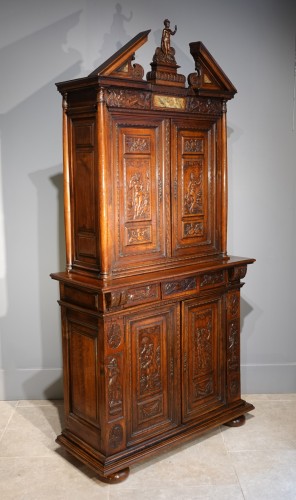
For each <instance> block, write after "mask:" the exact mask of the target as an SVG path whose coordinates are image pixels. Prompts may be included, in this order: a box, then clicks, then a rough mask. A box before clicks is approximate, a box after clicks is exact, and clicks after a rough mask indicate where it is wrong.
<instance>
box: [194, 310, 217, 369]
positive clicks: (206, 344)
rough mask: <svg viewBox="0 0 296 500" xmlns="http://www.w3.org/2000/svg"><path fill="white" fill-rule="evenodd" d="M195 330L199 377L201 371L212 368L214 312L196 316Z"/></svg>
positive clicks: (195, 354) (196, 367)
mask: <svg viewBox="0 0 296 500" xmlns="http://www.w3.org/2000/svg"><path fill="white" fill-rule="evenodd" d="M195 325H196V328H195V330H194V373H195V375H198V374H199V373H200V371H201V370H203V371H206V370H210V369H211V368H212V355H213V352H212V351H213V346H212V343H213V323H212V311H211V310H210V309H209V310H208V311H205V312H203V313H201V314H196V315H195Z"/></svg>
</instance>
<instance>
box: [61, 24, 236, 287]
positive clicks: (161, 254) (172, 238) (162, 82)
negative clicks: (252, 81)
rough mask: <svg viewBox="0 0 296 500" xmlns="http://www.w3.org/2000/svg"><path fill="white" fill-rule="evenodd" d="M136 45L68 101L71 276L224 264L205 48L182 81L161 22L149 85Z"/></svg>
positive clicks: (196, 48)
mask: <svg viewBox="0 0 296 500" xmlns="http://www.w3.org/2000/svg"><path fill="white" fill-rule="evenodd" d="M149 32H150V31H149V30H147V31H143V32H141V33H139V34H138V35H137V36H135V37H134V38H133V39H132V40H131V41H130V42H128V43H127V44H126V45H124V46H123V47H122V48H121V49H120V50H118V51H117V52H116V53H115V54H113V55H112V56H111V57H110V58H109V59H107V61H105V62H104V63H103V64H101V65H100V66H99V67H98V68H96V69H95V70H94V71H93V72H91V73H90V74H89V75H88V76H87V77H85V78H80V79H77V80H72V81H68V82H61V83H58V84H57V87H58V90H59V91H60V92H61V94H62V95H63V116H64V118H63V144H64V200H65V228H66V254H67V270H68V271H71V272H78V273H84V274H88V275H92V276H98V277H100V278H103V279H109V278H117V277H124V276H129V275H136V274H139V273H143V272H149V271H160V272H164V271H165V270H166V269H168V268H177V267H180V266H188V265H192V264H194V265H196V264H198V263H200V262H203V261H213V260H219V259H227V250H226V240H227V231H226V228H227V183H226V180H227V156H226V151H227V148H226V137H227V133H226V101H227V100H228V99H231V98H232V97H233V96H234V94H235V92H236V89H235V87H234V86H233V85H232V83H231V82H230V80H229V79H228V78H227V76H226V75H225V74H224V72H223V71H222V69H221V68H220V67H219V65H218V64H217V63H216V61H215V60H214V58H213V57H212V56H211V54H210V53H209V52H208V51H207V49H206V48H205V47H204V45H203V44H202V43H201V42H192V43H190V53H191V55H192V56H193V61H194V68H193V69H194V70H195V72H193V73H191V74H190V75H189V76H188V77H187V79H186V77H185V76H184V75H182V74H181V73H179V68H180V66H179V65H178V64H177V62H176V57H175V55H176V54H175V49H174V48H173V47H172V44H171V42H172V41H173V37H175V36H177V26H174V27H173V28H171V27H170V22H169V21H168V20H167V19H166V20H165V21H164V28H163V31H162V36H161V40H160V44H159V47H156V49H155V52H154V55H153V57H152V62H151V71H149V72H148V74H147V78H146V80H145V79H144V71H143V68H142V67H141V66H140V65H139V64H137V63H134V59H135V52H136V51H137V50H138V49H139V48H140V47H141V46H142V44H143V43H145V42H146V41H147V38H148V34H149Z"/></svg>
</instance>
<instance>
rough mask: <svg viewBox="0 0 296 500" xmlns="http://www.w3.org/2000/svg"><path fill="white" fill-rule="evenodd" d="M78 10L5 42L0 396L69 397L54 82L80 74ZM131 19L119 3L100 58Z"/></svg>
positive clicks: (119, 40) (0, 59) (123, 36)
mask: <svg viewBox="0 0 296 500" xmlns="http://www.w3.org/2000/svg"><path fill="white" fill-rule="evenodd" d="M84 14H85V12H84ZM80 15H81V11H79V12H76V13H73V14H71V15H70V16H68V17H66V18H64V19H62V20H60V21H58V22H56V23H54V24H52V25H50V26H48V27H47V28H44V29H42V30H39V31H37V32H34V33H32V34H31V35H29V36H26V37H25V38H23V39H22V40H18V41H17V42H14V43H12V44H10V45H8V46H6V47H4V48H3V49H1V50H0V64H1V70H2V77H1V82H0V86H1V93H2V95H5V96H6V99H5V103H3V107H2V109H1V113H2V114H1V115H0V132H1V139H2V151H1V165H2V178H3V185H5V192H4V193H3V210H4V214H5V227H4V232H5V246H6V248H5V250H6V255H7V262H6V276H7V282H6V288H7V308H6V311H5V312H4V314H3V317H2V318H1V320H0V326H1V344H0V356H1V358H2V371H1V370H0V399H43V398H55V399H56V398H59V397H62V379H61V375H62V369H61V366H62V353H61V332H60V330H61V327H60V324H61V323H60V310H59V307H58V305H57V302H56V301H57V299H58V288H57V286H58V285H57V283H55V282H53V281H52V280H51V279H50V277H49V274H50V273H51V272H57V271H61V270H64V269H65V246H64V222H63V185H62V184H63V179H62V164H61V163H59V162H58V163H57V162H56V158H57V156H58V157H59V158H60V159H62V147H61V143H62V130H61V124H62V112H61V101H62V99H61V96H60V95H59V94H58V93H57V90H56V87H55V83H56V82H59V81H64V80H71V79H74V78H77V77H79V76H80V74H81V66H82V62H83V61H82V55H81V53H80V52H79V51H77V50H74V49H73V48H71V47H69V45H67V39H68V33H69V31H70V30H71V29H72V28H74V27H75V26H77V25H78V24H79V23H80ZM88 15H89V19H90V11H89V12H88ZM131 19H132V13H128V15H127V16H126V15H125V14H124V13H123V12H122V7H121V5H120V4H117V5H116V11H115V14H114V16H113V22H112V25H111V29H110V32H109V33H108V34H106V35H105V36H104V41H103V45H102V48H101V51H100V54H102V59H106V58H107V57H109V55H111V54H112V53H113V52H114V51H115V50H117V49H118V48H119V47H121V46H122V45H123V44H125V43H126V42H127V41H128V40H129V39H130V38H131V37H130V36H129V35H127V33H126V31H125V28H124V23H125V22H129V21H130V20H131ZM91 22H92V23H93V20H91ZM99 62H100V61H99ZM93 67H94V68H95V67H96V65H94V66H93ZM65 68H66V70H65ZM53 75H54V77H53ZM20 77H21V84H20ZM58 161H59V160H58ZM0 293H1V288H0ZM1 376H2V378H1Z"/></svg>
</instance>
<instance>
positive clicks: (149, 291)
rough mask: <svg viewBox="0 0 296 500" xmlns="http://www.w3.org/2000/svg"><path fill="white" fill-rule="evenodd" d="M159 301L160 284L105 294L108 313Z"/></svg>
mask: <svg viewBox="0 0 296 500" xmlns="http://www.w3.org/2000/svg"><path fill="white" fill-rule="evenodd" d="M159 299H160V285H159V283H156V284H155V283H154V284H148V285H143V286H136V287H132V288H125V289H122V290H115V291H113V292H107V293H105V305H106V309H107V310H108V311H110V310H112V309H118V308H125V307H131V306H134V305H140V304H145V303H149V302H154V301H157V300H159Z"/></svg>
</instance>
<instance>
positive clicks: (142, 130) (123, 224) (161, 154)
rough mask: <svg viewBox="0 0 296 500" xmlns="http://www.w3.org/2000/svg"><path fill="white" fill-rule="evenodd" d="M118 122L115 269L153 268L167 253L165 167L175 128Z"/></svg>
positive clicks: (120, 119)
mask: <svg viewBox="0 0 296 500" xmlns="http://www.w3.org/2000/svg"><path fill="white" fill-rule="evenodd" d="M112 122H113V154H114V166H115V172H114V183H115V193H114V199H115V203H114V206H113V212H114V214H115V224H114V226H115V233H114V242H113V244H114V249H115V268H116V269H118V270H120V269H126V268H135V267H140V266H141V267H142V266H145V265H147V264H150V265H151V264H153V263H154V262H155V261H157V260H162V259H163V258H165V257H166V254H167V250H166V249H167V246H168V245H167V241H166V237H167V236H166V235H168V231H167V230H169V227H166V220H169V214H170V206H169V203H165V201H166V196H167V195H168V193H166V191H168V190H169V189H168V186H169V166H167V167H165V160H164V158H165V151H164V135H165V129H167V130H168V126H169V124H168V122H165V121H164V120H162V119H159V120H156V119H151V118H150V119H149V118H147V117H145V119H144V118H143V117H141V118H139V117H138V118H137V116H135V115H134V116H133V117H132V118H131V117H126V116H125V117H124V118H123V117H122V116H120V117H116V116H113V120H112ZM165 204H166V207H165ZM164 210H166V217H167V219H166V218H165V217H164ZM167 211H168V212H167Z"/></svg>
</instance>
